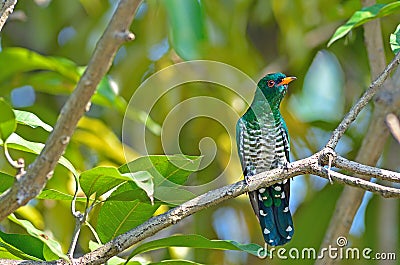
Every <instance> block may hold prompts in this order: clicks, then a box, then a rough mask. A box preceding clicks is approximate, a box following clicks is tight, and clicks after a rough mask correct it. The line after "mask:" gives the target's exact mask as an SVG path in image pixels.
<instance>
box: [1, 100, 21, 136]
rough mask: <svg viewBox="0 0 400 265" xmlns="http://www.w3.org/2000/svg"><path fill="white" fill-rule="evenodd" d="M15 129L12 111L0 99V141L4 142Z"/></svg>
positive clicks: (15, 123) (15, 124)
mask: <svg viewBox="0 0 400 265" xmlns="http://www.w3.org/2000/svg"><path fill="white" fill-rule="evenodd" d="M16 128H17V122H16V120H15V115H14V112H13V109H12V108H11V106H10V105H9V104H8V103H7V102H6V101H5V100H4V99H3V98H0V139H1V140H2V141H3V142H5V141H6V139H7V138H8V137H9V136H10V135H11V134H12V133H13V132H14V131H15V129H16Z"/></svg>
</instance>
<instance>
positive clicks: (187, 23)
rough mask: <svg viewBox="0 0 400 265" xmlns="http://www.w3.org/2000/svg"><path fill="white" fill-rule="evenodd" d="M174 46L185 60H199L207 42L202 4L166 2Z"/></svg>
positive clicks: (180, 0)
mask: <svg viewBox="0 0 400 265" xmlns="http://www.w3.org/2000/svg"><path fill="white" fill-rule="evenodd" d="M161 3H163V4H164V6H165V8H166V10H167V14H168V21H169V24H170V28H171V39H172V45H173V47H174V49H175V51H176V53H177V54H178V55H179V56H180V57H181V58H183V59H185V60H193V59H199V58H200V57H201V54H202V50H201V47H202V44H204V42H205V40H206V34H205V30H204V29H205V27H204V23H203V21H204V18H203V14H202V9H201V4H200V2H199V1H197V0H165V1H162V2H161Z"/></svg>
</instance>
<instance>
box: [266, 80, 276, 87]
mask: <svg viewBox="0 0 400 265" xmlns="http://www.w3.org/2000/svg"><path fill="white" fill-rule="evenodd" d="M267 85H268V87H273V86H274V85H275V81H274V80H269V81H268V83H267Z"/></svg>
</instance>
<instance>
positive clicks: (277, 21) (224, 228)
mask: <svg viewBox="0 0 400 265" xmlns="http://www.w3.org/2000/svg"><path fill="white" fill-rule="evenodd" d="M388 2H390V1H379V3H388ZM116 4H117V1H112V0H110V1H106V0H81V1H77V0H71V1H46V0H36V1H31V0H27V1H19V2H18V4H17V6H16V9H15V11H14V14H13V15H12V17H11V18H10V19H9V21H8V22H7V24H6V25H5V27H4V29H3V31H2V35H1V49H2V52H6V51H7V50H9V49H10V48H12V47H21V48H25V49H29V50H32V51H34V52H37V53H39V54H41V55H44V56H52V57H59V58H63V60H65V59H66V60H69V61H72V62H73V63H75V64H76V65H79V66H85V65H86V64H87V63H88V60H89V58H90V56H91V53H92V51H93V49H94V47H95V44H96V42H97V40H98V39H99V37H100V36H101V34H102V32H103V30H104V29H105V27H106V25H107V23H108V21H109V19H110V17H111V15H112V13H113V10H114V9H115V6H116ZM360 8H361V3H360V1H343V0H309V1H299V0H295V1H292V0H271V1H264V0H230V1H227V0H221V1H213V0H199V1H174V0H159V1H156V0H149V1H145V2H143V3H142V4H141V5H140V7H139V10H138V12H137V14H136V17H135V19H134V21H133V24H132V26H131V30H132V32H134V34H135V36H136V39H135V40H134V41H133V42H130V43H127V44H125V45H123V46H122V47H121V48H120V49H119V51H118V53H117V55H116V57H115V59H114V62H113V65H112V67H111V70H110V72H109V76H108V80H107V82H108V83H107V84H106V85H105V87H106V88H105V91H106V92H104V91H103V93H99V94H100V95H99V96H98V98H97V101H95V102H94V104H93V105H92V107H91V110H90V111H89V112H88V113H87V115H86V117H85V118H84V119H83V120H82V121H81V122H80V124H79V126H78V128H77V130H76V132H75V134H74V137H73V139H72V141H71V143H70V145H69V146H68V149H67V151H66V153H65V157H67V158H68V159H69V160H70V161H71V162H72V163H73V165H74V166H75V167H76V168H77V170H79V171H83V170H87V169H90V168H92V167H95V166H98V165H113V166H119V165H121V164H124V163H125V162H126V161H125V156H124V152H123V148H124V147H125V154H126V155H128V156H129V159H132V158H136V157H138V156H140V155H145V154H163V153H164V152H165V150H164V149H163V146H162V144H161V143H162V141H161V133H162V128H163V127H162V126H163V122H164V119H165V118H166V116H167V115H168V114H169V113H170V112H171V111H172V109H173V108H174V106H176V105H177V104H179V103H180V102H183V101H184V100H186V99H190V98H193V97H199V96H207V97H213V98H216V99H219V100H220V101H223V102H225V103H226V104H228V105H230V106H232V107H233V109H235V110H236V111H237V114H238V115H241V114H243V113H244V111H245V110H246V104H244V102H243V100H242V99H241V98H240V97H239V96H238V95H237V94H235V93H232V91H231V90H229V89H227V88H226V87H223V86H219V85H215V84H205V83H189V84H184V85H181V86H178V87H176V88H174V89H173V90H171V91H170V92H168V93H166V94H165V95H163V96H162V97H161V98H160V100H159V101H158V102H157V103H156V104H155V105H154V108H153V109H152V111H151V113H150V115H151V119H152V121H153V123H152V124H150V125H149V126H148V127H147V129H146V132H145V134H146V147H147V151H146V150H144V149H143V148H141V147H137V145H136V144H135V143H136V142H137V141H140V137H142V135H141V134H140V133H139V132H138V131H137V130H136V129H135V128H136V127H132V129H131V130H130V131H129V135H128V136H127V138H126V141H125V139H124V142H125V144H124V143H122V123H123V119H124V113H125V108H126V106H127V102H129V100H130V98H131V97H132V95H133V94H134V93H135V91H136V89H137V88H138V87H139V86H140V85H141V84H142V83H143V81H144V80H146V79H147V78H148V77H150V76H151V75H152V74H154V73H156V72H158V71H160V70H161V69H164V68H166V67H168V66H171V65H173V64H176V63H179V62H184V61H188V60H195V59H201V60H213V61H218V62H223V63H226V64H228V65H231V66H234V67H236V68H238V69H239V70H241V71H243V72H244V73H245V74H247V75H248V76H249V77H251V78H252V79H253V80H254V81H257V80H258V79H259V78H261V77H262V76H263V75H264V74H265V73H267V72H275V71H280V72H283V73H286V74H287V75H294V76H296V77H297V78H298V79H297V81H296V82H293V83H292V84H291V85H290V89H289V92H288V95H287V96H286V99H285V100H284V101H283V103H282V107H281V109H282V112H283V116H284V117H285V119H286V122H287V124H288V127H289V132H290V136H291V143H292V144H291V150H292V160H296V159H301V158H304V157H306V156H308V155H310V154H312V153H314V152H316V151H318V150H319V149H320V148H321V147H323V145H324V144H325V143H326V141H327V140H328V139H329V136H330V134H331V132H332V130H333V129H334V128H335V127H336V126H337V124H338V123H339V122H340V120H341V118H342V117H343V115H344V114H345V113H346V111H347V110H348V109H349V108H350V107H351V106H352V104H354V103H355V101H356V99H357V98H358V97H359V96H360V95H361V93H362V91H364V90H365V89H366V88H367V86H368V85H369V82H370V80H371V77H370V74H369V67H368V58H367V54H366V50H365V46H364V42H363V30H362V28H357V29H355V30H353V31H352V32H351V33H350V34H349V35H348V36H346V37H345V38H344V39H341V40H339V41H337V42H336V43H334V44H333V45H332V46H331V47H329V48H327V46H326V44H327V42H328V40H329V38H330V37H331V36H332V34H333V33H334V31H335V29H336V28H337V27H338V26H340V25H341V24H343V23H344V22H345V21H346V20H347V19H348V18H349V17H350V16H351V15H352V14H353V13H354V12H355V11H356V10H359V9H360ZM399 21H400V14H394V15H391V16H388V17H385V18H383V19H382V30H383V36H382V37H383V40H384V43H385V50H386V56H387V59H388V60H390V59H391V58H392V57H393V54H392V52H391V51H390V48H389V35H390V33H392V32H393V31H394V30H395V28H396V26H397V24H398V23H399ZM3 58H4V57H3ZM58 60H60V61H61V59H58ZM68 63H69V62H68V61H66V64H68ZM21 64H26V65H27V64H28V62H27V61H18V60H15V61H14V60H8V61H5V60H3V61H0V65H1V69H2V70H0V71H3V69H4V71H5V72H7V74H4V75H0V96H1V97H4V98H5V99H6V100H8V101H9V102H11V104H12V105H13V107H14V108H16V109H21V110H28V111H31V112H33V113H35V114H36V115H37V116H39V117H40V118H41V119H42V120H43V121H45V122H47V123H48V124H50V125H54V123H55V121H56V118H57V115H58V113H59V111H60V109H61V107H62V105H63V103H64V102H65V100H66V99H67V97H68V94H69V93H70V92H71V91H72V90H73V89H74V86H75V84H76V79H75V77H74V76H72V77H70V78H66V77H65V76H61V75H60V74H58V73H57V72H52V71H40V70H34V71H31V70H32V69H30V68H29V67H27V68H26V69H23V68H21V67H20V65H21ZM107 91H108V92H110V93H111V96H107ZM155 91H157V89H156V88H154V91H153V90H151V89H149V91H148V93H149V98H150V97H151V95H152V93H156V92H155ZM113 93H115V94H113ZM116 95H117V96H116ZM147 100H150V99H148V98H146V97H143V102H147ZM132 107H133V109H134V108H135V106H132ZM195 108H198V109H197V110H195V111H198V112H199V113H201V112H202V108H204V109H207V111H209V112H210V111H211V112H215V113H216V115H223V113H219V112H221V109H220V108H219V107H218V106H212V105H196V106H195ZM372 109H373V105H369V106H368V107H367V108H366V109H365V110H363V111H362V112H361V114H360V117H359V118H358V119H357V120H356V122H355V124H353V125H352V127H351V128H350V130H349V131H348V132H347V133H346V135H345V136H344V137H343V138H342V140H341V142H340V143H339V145H338V149H337V150H338V152H339V153H340V154H341V155H343V156H345V157H347V158H349V159H353V158H354V157H355V155H356V153H357V150H358V148H359V146H360V143H361V140H362V138H363V136H364V134H365V132H366V129H367V126H368V124H369V119H370V117H371V111H372ZM142 114H143V113H141V112H139V110H137V112H135V110H134V111H133V120H134V123H135V124H136V125H135V126H137V128H141V127H143V125H142V123H141V122H140V120H141V119H143V118H142V116H141V115H142ZM177 115H178V117H177V119H178V120H179V115H180V114H179V113H178V114H177ZM181 115H182V117H184V115H185V113H181ZM235 122H236V121H235V120H234V121H229V123H230V124H231V126H232V125H234V123H235ZM178 125H179V126H182V128H181V129H180V130H177V131H176V134H175V137H178V141H179V144H180V149H181V150H176V152H182V153H184V154H188V155H204V160H205V161H209V163H206V164H205V167H204V169H202V170H201V171H200V172H197V173H196V174H193V176H191V178H190V183H191V184H204V183H208V182H209V181H211V180H213V179H215V178H216V177H218V176H219V175H220V174H221V173H222V172H224V170H227V171H226V172H227V173H226V174H224V175H223V178H218V181H217V183H215V185H214V187H215V188H216V187H219V186H222V185H225V184H229V183H233V182H235V181H238V180H239V177H240V171H239V172H238V170H240V166H239V164H238V163H237V157H236V158H234V159H235V160H234V161H235V164H234V165H232V164H229V161H230V159H231V156H236V149H235V148H236V147H235V146H232V144H231V138H232V137H234V135H232V133H231V132H229V131H228V130H227V129H226V128H224V127H223V126H222V125H221V124H220V123H219V122H218V121H216V120H213V119H212V118H206V117H197V118H195V119H192V120H190V121H188V122H187V123H185V124H178ZM178 125H177V129H179V128H178V127H179V126H178ZM160 126H161V127H160ZM160 129H161V130H160ZM17 132H18V133H19V134H20V135H21V136H23V137H24V138H25V139H29V140H31V141H36V142H45V140H46V138H47V137H48V133H47V132H45V131H44V130H40V129H32V128H24V127H18V130H17ZM124 137H125V136H124ZM204 137H210V138H212V139H213V141H214V143H215V148H216V149H214V146H213V145H212V144H209V142H207V143H206V144H204V149H203V150H200V149H201V148H200V147H199V143H200V140H201V139H203V138H204ZM173 140H175V139H173ZM167 142H168V140H167ZM399 151H400V149H399V145H398V144H397V143H395V141H394V140H393V139H392V138H390V139H389V141H388V143H387V146H386V148H385V152H384V154H383V155H382V157H381V159H380V160H379V166H380V167H383V168H388V169H392V170H397V171H398V170H400V167H399V164H400V163H399V162H400V160H399V159H400V158H399ZM214 153H215V157H214ZM11 154H12V155H13V157H19V156H22V157H24V158H26V160H27V161H28V163H29V162H31V161H32V160H33V159H34V157H35V155H33V154H27V153H22V152H19V151H11ZM232 154H233V155H232ZM228 164H229V168H226V167H227V165H228ZM0 169H1V171H4V172H7V173H9V174H11V175H13V174H14V170H13V169H12V168H11V167H10V166H9V165H8V164H7V163H6V161H5V159H4V158H3V157H1V159H0ZM326 184H327V181H325V180H322V179H320V178H318V177H314V176H299V177H296V178H294V179H293V181H292V187H291V210H292V213H294V224H295V230H296V232H295V235H294V237H293V240H292V241H291V242H290V243H289V244H288V245H287V246H285V247H286V248H291V247H299V248H302V247H315V248H316V249H318V247H319V246H320V244H321V242H322V238H323V236H324V234H325V230H326V228H327V226H328V224H329V220H330V218H331V216H332V214H333V210H334V207H335V204H336V199H337V198H338V197H339V195H340V192H341V190H342V188H343V187H342V186H341V185H338V184H334V185H326ZM47 187H48V188H52V187H54V188H57V189H58V190H62V191H64V192H68V193H70V194H72V193H73V191H74V182H73V177H72V176H71V174H70V173H69V172H68V171H67V170H66V169H65V168H63V167H61V166H58V167H57V168H56V171H55V174H54V177H53V178H52V179H51V180H50V181H49V183H48V185H47ZM165 210H166V209H165V207H164V208H163V209H160V210H159V212H162V211H165ZM16 214H17V216H19V217H21V218H26V219H28V220H30V221H31V222H33V223H34V224H35V225H36V226H37V227H38V228H40V229H43V230H45V231H47V232H48V233H49V234H51V235H53V236H54V237H55V238H56V239H57V240H59V241H60V242H62V244H63V247H64V249H65V250H67V248H68V245H69V242H70V240H71V233H72V231H73V227H74V220H73V217H72V215H71V214H70V210H69V203H68V202H65V203H62V202H59V201H57V202H55V201H51V200H37V201H36V200H34V201H32V202H31V203H29V205H28V206H25V207H22V208H21V209H19V210H18V211H17V213H16ZM382 216H390V220H388V219H382ZM60 217H62V218H60ZM399 218H400V211H399V201H398V200H391V199H382V198H380V197H378V196H375V195H374V196H372V195H371V194H366V196H365V199H364V201H363V204H362V207H361V208H360V210H359V212H358V214H357V216H356V219H355V222H354V223H353V227H352V229H351V235H350V236H349V237H348V240H349V244H350V245H351V246H354V247H360V248H363V247H370V248H372V249H373V250H374V252H375V251H376V252H379V251H392V252H393V251H395V252H396V253H397V255H398V256H399V257H398V259H399V258H400V253H399V242H400V236H399ZM2 225H3V226H4V227H7V229H15V230H17V229H18V228H17V227H15V228H13V226H12V224H11V223H8V222H7V221H5V222H3V224H2ZM16 232H18V231H16ZM174 233H188V234H189V233H196V234H200V235H203V236H205V237H207V238H210V239H218V238H219V239H232V240H236V241H238V242H241V243H250V242H254V243H258V244H260V245H262V244H263V239H262V234H261V231H260V228H259V225H258V222H257V220H256V217H255V216H254V214H253V210H252V208H251V206H250V204H249V201H248V198H247V196H241V197H239V198H236V199H233V200H230V201H228V202H225V203H222V204H220V205H218V206H217V207H212V208H210V209H207V210H204V211H201V212H199V213H197V214H195V215H194V216H191V217H189V218H187V219H185V220H183V221H182V222H180V223H178V224H177V225H175V226H173V227H171V228H168V229H166V230H163V231H162V232H160V233H158V234H157V235H155V236H154V237H153V238H160V237H164V236H167V235H171V234H174ZM90 238H91V233H90V231H89V230H88V229H87V228H86V227H84V228H83V231H82V235H81V237H80V242H79V248H78V252H81V253H84V252H86V251H88V240H89V239H90ZM387 242H390V246H392V249H386V248H385V249H384V248H383V247H384V246H386V245H387ZM332 245H333V246H336V242H332ZM143 257H144V258H146V259H148V260H151V261H159V260H163V259H166V258H184V259H188V260H193V261H196V262H200V263H205V264H229V265H236V264H265V263H266V261H265V260H259V259H257V258H256V257H253V256H250V255H247V254H245V253H239V252H234V251H226V252H224V251H209V250H198V249H196V250H194V249H184V248H170V249H165V250H158V251H154V252H150V253H148V254H145V255H144V256H143ZM267 262H268V263H269V264H292V263H296V262H297V263H298V264H311V263H313V261H312V260H301V261H294V260H290V259H289V260H278V259H273V260H268V261H267ZM347 263H348V264H364V263H365V261H363V260H361V261H357V260H350V261H343V264H347ZM369 263H370V264H378V261H371V262H369ZM385 264H387V263H385ZM394 264H396V263H394ZM397 264H400V263H397Z"/></svg>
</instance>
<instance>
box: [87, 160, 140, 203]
mask: <svg viewBox="0 0 400 265" xmlns="http://www.w3.org/2000/svg"><path fill="white" fill-rule="evenodd" d="M130 180H132V179H131V178H129V177H127V176H122V175H121V174H120V173H119V171H118V170H117V169H116V168H115V167H96V168H92V169H89V170H87V171H84V172H82V173H81V175H80V177H79V183H80V185H81V188H82V190H83V192H84V193H85V195H86V196H87V197H88V198H89V197H90V196H91V195H92V194H95V193H96V198H98V197H100V196H101V195H103V194H104V193H106V192H108V191H109V190H111V189H112V188H114V187H116V186H118V185H119V184H121V183H123V182H125V181H130Z"/></svg>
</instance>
